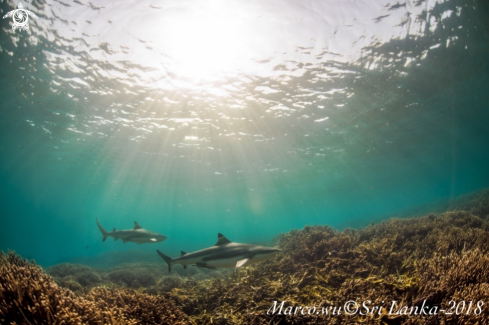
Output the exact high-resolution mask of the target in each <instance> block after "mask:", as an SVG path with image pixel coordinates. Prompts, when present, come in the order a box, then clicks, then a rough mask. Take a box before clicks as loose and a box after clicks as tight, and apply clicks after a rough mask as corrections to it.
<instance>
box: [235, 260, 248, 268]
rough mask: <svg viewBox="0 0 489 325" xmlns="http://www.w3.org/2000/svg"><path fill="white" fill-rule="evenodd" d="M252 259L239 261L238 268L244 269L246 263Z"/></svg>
mask: <svg viewBox="0 0 489 325" xmlns="http://www.w3.org/2000/svg"><path fill="white" fill-rule="evenodd" d="M249 260H250V259H249V258H244V259H242V260H239V261H237V262H236V267H242V266H245V265H246V263H248V261H249Z"/></svg>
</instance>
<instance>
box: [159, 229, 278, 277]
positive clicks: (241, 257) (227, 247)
mask: <svg viewBox="0 0 489 325" xmlns="http://www.w3.org/2000/svg"><path fill="white" fill-rule="evenodd" d="M156 251H157V252H158V255H160V256H161V258H162V259H164V260H165V262H166V263H167V264H168V272H170V271H171V269H172V266H173V264H181V265H183V268H184V269H185V268H187V266H188V265H196V266H198V267H204V268H208V269H216V268H221V267H241V266H246V265H250V264H253V263H256V262H260V261H264V260H266V259H269V258H270V257H272V256H273V255H275V254H277V253H278V252H280V251H281V249H278V248H272V247H265V246H257V245H251V244H240V243H233V242H231V241H230V240H229V239H227V238H226V237H224V236H223V235H222V234H218V235H217V243H216V245H214V246H212V247H208V248H204V249H202V250H200V251H196V252H192V253H188V254H187V253H185V252H181V253H182V255H181V256H180V257H177V258H171V257H169V256H166V255H165V254H163V253H162V252H160V251H159V250H156Z"/></svg>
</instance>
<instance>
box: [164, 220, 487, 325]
mask: <svg viewBox="0 0 489 325" xmlns="http://www.w3.org/2000/svg"><path fill="white" fill-rule="evenodd" d="M486 229H487V223H486V221H485V220H484V219H481V218H480V217H477V216H474V215H471V214H470V213H468V212H463V211H456V212H449V213H444V214H441V215H433V214H431V215H428V216H425V217H421V218H413V219H396V218H394V219H390V220H387V221H384V222H382V223H380V224H372V225H370V226H368V227H366V228H363V229H360V230H352V229H346V230H345V231H342V232H340V231H336V230H334V229H332V228H330V227H328V226H306V227H305V228H304V229H302V230H293V231H291V232H290V233H287V234H281V235H280V236H278V237H277V238H275V241H276V242H277V243H278V245H279V246H280V247H281V248H282V249H283V253H282V254H280V255H278V256H276V257H275V258H273V259H271V260H268V261H266V262H262V263H259V264H256V265H254V266H250V267H247V268H244V269H240V270H239V271H238V272H236V273H233V274H232V275H229V276H227V277H217V278H214V279H209V278H207V279H204V280H191V279H183V280H182V281H175V282H173V283H172V286H173V288H164V287H162V288H161V291H163V290H164V291H167V290H168V289H170V290H169V296H170V297H172V298H173V299H174V300H175V301H176V302H177V305H179V306H181V308H182V309H183V311H184V312H185V313H187V314H188V315H190V316H191V317H192V318H193V320H194V321H195V322H196V323H197V324H208V323H211V322H213V323H216V324H269V323H280V324H301V323H308V324H324V323H325V317H327V316H322V315H320V316H318V315H287V316H285V315H274V316H269V315H266V311H267V310H268V309H269V308H270V306H271V303H272V301H273V300H278V301H283V300H285V301H287V303H288V304H290V305H302V306H311V305H314V306H318V307H327V306H338V305H342V304H343V303H344V302H345V301H348V300H355V301H358V302H362V301H367V300H369V301H371V305H378V306H384V309H385V310H388V307H389V305H388V302H390V301H393V300H395V301H399V302H402V303H403V304H407V305H414V306H417V305H418V304H419V303H420V302H421V301H423V299H424V298H427V299H428V301H429V302H430V303H434V304H443V303H446V302H449V300H450V299H455V298H456V299H462V297H464V295H466V296H467V297H474V298H473V299H484V297H485V295H486V294H487V291H485V290H486V288H487V285H486V283H487V282H488V281H487V279H486V275H487V274H489V271H484V268H485V269H487V270H489V264H487V262H486V260H487V259H488V258H487V257H485V259H484V258H483V257H484V256H486V253H487V251H488V250H489V233H488V231H487V230H486ZM447 261H450V262H447ZM476 261H477V262H476ZM440 263H448V265H450V268H451V270H452V271H450V272H452V273H449V274H450V275H449V276H448V275H445V276H444V275H443V274H442V273H439V272H440V271H439V270H438V268H439V267H440ZM477 263H478V264H477ZM460 264H463V265H466V267H462V268H459V269H458V272H459V273H457V272H455V271H456V268H457V265H460ZM475 264H477V265H478V266H476V267H474V268H473V269H472V270H471V269H470V265H475ZM437 270H438V271H437ZM425 274H426V275H425ZM436 274H440V275H439V276H440V278H437V277H436V276H435V275H436ZM160 283H162V284H164V282H163V281H161V282H160ZM436 288H441V290H443V294H441V295H440V296H434V297H431V296H429V294H430V293H433V292H437V290H438V289H436ZM161 291H160V292H161ZM422 298H423V299H422ZM444 299H445V300H444ZM464 299H465V300H467V298H464ZM383 301H385V302H387V303H383ZM468 317H472V318H470V319H469V318H468ZM432 318H433V319H431V318H426V317H421V316H412V317H411V316H405V315H387V313H386V312H385V311H384V312H383V313H382V314H380V315H378V314H376V315H367V316H361V315H354V316H346V315H340V316H334V317H333V316H329V317H328V318H326V320H327V321H326V322H327V323H332V324H334V323H338V324H358V323H360V322H369V323H371V324H402V323H406V324H407V323H410V324H415V323H416V324H423V323H424V322H433V324H435V323H439V322H440V321H441V320H442V316H437V317H432ZM477 319H478V320H479V321H480V320H481V319H483V318H480V317H479V318H477V317H476V316H475V315H472V316H468V315H466V316H464V317H462V316H457V317H454V319H453V321H454V322H459V323H461V320H464V321H465V320H467V321H468V322H469V323H471V322H472V323H473V322H475V321H476V320H477Z"/></svg>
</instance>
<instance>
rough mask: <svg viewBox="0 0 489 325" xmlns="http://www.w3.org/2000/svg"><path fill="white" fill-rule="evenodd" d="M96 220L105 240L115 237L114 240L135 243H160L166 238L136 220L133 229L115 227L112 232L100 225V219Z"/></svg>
mask: <svg viewBox="0 0 489 325" xmlns="http://www.w3.org/2000/svg"><path fill="white" fill-rule="evenodd" d="M95 220H97V225H98V228H99V229H100V231H101V232H102V235H104V240H103V241H105V240H106V239H107V237H114V240H117V239H122V242H123V243H126V242H128V241H130V242H133V243H138V244H145V243H158V242H162V241H164V240H165V239H166V236H163V235H160V234H158V233H156V232H153V231H149V230H146V229H143V228H142V227H141V226H140V225H139V224H138V223H137V222H136V221H134V228H133V229H127V230H117V229H115V228H114V230H113V231H112V232H108V231H107V230H105V229H104V228H103V227H102V226H101V225H100V223H99V222H98V219H96V218H95Z"/></svg>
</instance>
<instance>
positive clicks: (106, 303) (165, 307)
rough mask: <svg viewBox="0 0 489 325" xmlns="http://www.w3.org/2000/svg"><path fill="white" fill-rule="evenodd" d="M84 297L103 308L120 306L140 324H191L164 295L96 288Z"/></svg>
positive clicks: (124, 312)
mask: <svg viewBox="0 0 489 325" xmlns="http://www.w3.org/2000/svg"><path fill="white" fill-rule="evenodd" d="M84 298H85V299H86V300H88V301H92V302H94V303H97V306H98V307H102V308H114V307H115V308H118V309H119V310H121V311H122V313H123V314H124V315H125V316H126V317H128V318H129V319H137V321H138V322H137V323H138V324H148V325H159V324H162V325H163V324H175V325H179V324H190V320H189V319H188V317H187V316H186V315H185V314H184V313H183V312H182V311H180V310H179V309H178V308H177V307H176V306H175V304H174V302H172V301H171V300H168V299H166V298H164V297H162V296H149V295H145V294H141V293H138V292H136V291H133V290H127V289H122V290H121V289H120V290H116V289H112V290H107V289H104V288H94V289H92V290H91V291H90V293H89V294H87V295H85V296H84Z"/></svg>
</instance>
